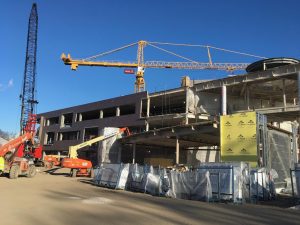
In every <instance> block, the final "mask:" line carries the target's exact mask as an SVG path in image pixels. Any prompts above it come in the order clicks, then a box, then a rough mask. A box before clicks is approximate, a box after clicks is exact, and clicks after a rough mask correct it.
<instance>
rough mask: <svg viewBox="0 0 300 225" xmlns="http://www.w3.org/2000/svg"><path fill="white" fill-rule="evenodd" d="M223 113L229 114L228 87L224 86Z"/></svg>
mask: <svg viewBox="0 0 300 225" xmlns="http://www.w3.org/2000/svg"><path fill="white" fill-rule="evenodd" d="M222 115H223V116H224V115H227V87H226V86H222Z"/></svg>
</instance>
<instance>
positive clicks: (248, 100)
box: [246, 85, 250, 110]
mask: <svg viewBox="0 0 300 225" xmlns="http://www.w3.org/2000/svg"><path fill="white" fill-rule="evenodd" d="M246 101H247V109H248V110H249V109H250V90H249V87H248V85H247V86H246Z"/></svg>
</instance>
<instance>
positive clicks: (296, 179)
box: [293, 164, 300, 198]
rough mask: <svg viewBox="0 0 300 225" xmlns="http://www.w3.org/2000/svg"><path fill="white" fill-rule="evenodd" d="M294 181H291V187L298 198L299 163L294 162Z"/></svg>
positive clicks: (299, 189)
mask: <svg viewBox="0 0 300 225" xmlns="http://www.w3.org/2000/svg"><path fill="white" fill-rule="evenodd" d="M294 174H295V175H294V176H295V178H294V182H293V185H294V186H293V188H294V195H295V196H296V197H298V198H300V164H295V170H294Z"/></svg>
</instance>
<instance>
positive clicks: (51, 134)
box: [45, 132, 55, 145]
mask: <svg viewBox="0 0 300 225" xmlns="http://www.w3.org/2000/svg"><path fill="white" fill-rule="evenodd" d="M54 135H55V133H54V132H48V133H46V143H45V144H46V145H52V144H53V143H54Z"/></svg>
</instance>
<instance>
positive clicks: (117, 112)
mask: <svg viewBox="0 0 300 225" xmlns="http://www.w3.org/2000/svg"><path fill="white" fill-rule="evenodd" d="M116 116H120V107H117V108H116Z"/></svg>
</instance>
